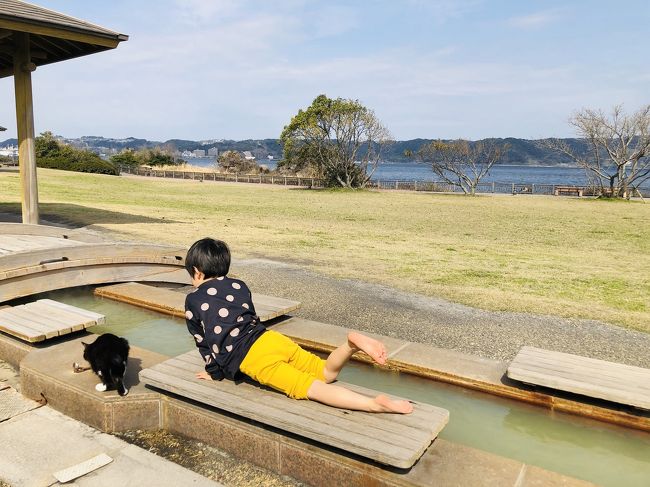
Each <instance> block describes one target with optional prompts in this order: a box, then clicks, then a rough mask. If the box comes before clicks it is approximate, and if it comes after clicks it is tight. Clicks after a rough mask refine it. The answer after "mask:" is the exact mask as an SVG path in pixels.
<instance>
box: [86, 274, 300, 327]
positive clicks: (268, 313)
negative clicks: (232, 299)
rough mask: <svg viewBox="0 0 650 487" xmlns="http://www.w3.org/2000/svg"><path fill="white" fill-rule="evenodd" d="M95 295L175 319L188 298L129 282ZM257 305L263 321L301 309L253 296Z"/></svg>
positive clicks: (283, 301)
mask: <svg viewBox="0 0 650 487" xmlns="http://www.w3.org/2000/svg"><path fill="white" fill-rule="evenodd" d="M95 294H96V295H98V296H104V297H107V298H110V299H115V300H116V301H122V302H126V303H129V304H133V305H135V306H140V307H143V308H148V309H152V310H155V311H160V312H161V313H166V314H170V315H173V316H178V317H184V316H185V296H186V294H185V293H183V292H181V291H174V290H173V289H167V288H162V287H155V286H147V285H146V284H140V283H137V282H126V283H123V284H115V285H112V286H104V287H99V288H97V289H95ZM253 304H254V305H255V311H256V312H257V316H259V317H260V319H261V320H262V321H268V320H271V319H273V318H277V317H278V316H282V315H285V314H287V313H290V312H291V311H294V310H296V309H298V308H299V307H300V303H299V302H298V301H291V300H289V299H283V298H275V297H272V296H265V295H263V294H256V293H253Z"/></svg>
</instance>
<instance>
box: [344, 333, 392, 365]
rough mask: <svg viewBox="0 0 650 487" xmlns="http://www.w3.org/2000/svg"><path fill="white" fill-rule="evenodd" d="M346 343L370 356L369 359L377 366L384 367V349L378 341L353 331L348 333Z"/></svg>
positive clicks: (385, 357)
mask: <svg viewBox="0 0 650 487" xmlns="http://www.w3.org/2000/svg"><path fill="white" fill-rule="evenodd" d="M348 341H349V342H350V343H352V345H354V346H355V347H357V348H358V349H359V350H362V351H364V352H366V353H367V354H368V355H370V358H371V359H373V360H374V361H375V362H377V363H378V364H381V365H384V364H385V363H386V359H387V356H386V347H385V346H384V344H383V343H381V342H380V341H378V340H375V339H374V338H370V337H367V336H365V335H362V334H361V333H357V332H355V331H352V332H350V333H348Z"/></svg>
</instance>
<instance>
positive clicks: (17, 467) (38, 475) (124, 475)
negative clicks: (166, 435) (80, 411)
mask: <svg viewBox="0 0 650 487" xmlns="http://www.w3.org/2000/svg"><path fill="white" fill-rule="evenodd" d="M2 392H3V391H0V393H2ZM15 400H16V401H25V399H24V398H22V396H20V394H18V395H17V397H16V398H15ZM34 406H37V404H36V403H34ZM102 453H104V454H106V455H108V456H109V457H111V458H112V459H113V461H112V462H111V463H109V464H108V465H105V466H103V467H100V468H98V469H97V470H94V471H92V472H90V473H87V474H86V475H83V476H81V477H79V478H77V479H76V480H74V481H72V482H69V483H66V484H65V485H80V486H93V487H95V486H106V487H115V486H120V487H125V486H138V487H140V486H144V485H155V486H157V487H163V486H169V487H178V486H197V487H199V486H200V487H203V486H205V487H208V486H210V487H215V486H219V485H221V484H218V483H216V482H213V481H211V480H208V479H206V478H205V477H202V476H201V475H198V474H196V473H194V472H192V471H190V470H187V469H184V468H182V467H180V466H178V465H176V464H175V463H172V462H170V461H168V460H165V459H164V458H161V457H159V456H156V455H154V454H153V453H149V452H148V451H146V450H143V449H142V448H139V447H137V446H134V445H131V444H129V443H126V442H125V441H122V440H120V439H119V438H116V437H114V436H111V435H109V434H105V433H101V432H99V431H97V430H95V429H93V428H91V427H90V426H86V425H85V424H83V423H81V422H79V421H75V420H73V419H71V418H69V417H67V416H64V415H62V414H61V413H59V412H57V411H55V410H53V409H52V408H50V407H48V406H43V407H37V409H33V410H31V411H28V412H24V413H19V414H17V415H15V416H13V417H11V418H10V419H8V420H6V421H3V422H0V483H2V481H4V482H6V483H8V484H9V485H10V486H11V487H32V486H33V487H45V486H48V487H49V486H51V485H62V484H59V482H58V481H57V480H56V478H55V477H54V476H53V475H52V474H53V473H54V472H58V471H60V470H63V469H65V468H68V467H71V466H73V465H77V464H79V463H81V462H84V461H86V460H89V459H91V458H93V457H95V456H97V455H99V454H102Z"/></svg>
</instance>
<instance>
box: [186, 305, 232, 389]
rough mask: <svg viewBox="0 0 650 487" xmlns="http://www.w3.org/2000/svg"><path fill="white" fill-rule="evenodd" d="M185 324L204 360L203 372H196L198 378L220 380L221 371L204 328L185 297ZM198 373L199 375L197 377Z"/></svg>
mask: <svg viewBox="0 0 650 487" xmlns="http://www.w3.org/2000/svg"><path fill="white" fill-rule="evenodd" d="M185 324H186V325H187V330H188V331H189V332H190V334H191V335H192V336H193V337H194V342H195V343H196V346H197V348H198V349H199V353H200V354H201V357H202V358H203V360H204V361H205V372H203V371H202V372H198V373H197V377H198V378H199V379H213V380H222V379H223V378H224V375H223V371H222V370H221V367H219V364H217V362H216V360H215V359H214V356H213V354H212V350H210V347H209V345H208V344H207V342H206V340H205V330H204V329H203V325H201V321H200V320H199V318H198V313H193V312H192V309H191V306H189V305H188V302H187V299H186V300H185ZM199 374H200V375H201V377H199ZM204 374H205V375H207V377H204Z"/></svg>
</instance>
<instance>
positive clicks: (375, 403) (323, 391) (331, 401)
mask: <svg viewBox="0 0 650 487" xmlns="http://www.w3.org/2000/svg"><path fill="white" fill-rule="evenodd" d="M307 397H308V398H309V399H311V400H313V401H318V402H322V403H323V404H327V405H328V406H334V407H337V408H345V409H354V410H356V411H367V412H370V413H401V414H408V413H410V412H412V411H413V405H412V404H411V403H410V402H409V401H405V400H395V399H390V398H389V397H388V396H385V395H383V394H382V395H379V396H377V397H374V398H373V397H368V396H364V395H362V394H359V393H357V392H354V391H351V390H350V389H346V388H345V387H341V386H337V385H334V384H326V383H324V382H321V381H319V380H316V381H314V382H313V383H312V385H311V386H310V387H309V390H308V391H307Z"/></svg>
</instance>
